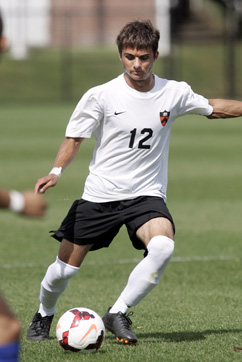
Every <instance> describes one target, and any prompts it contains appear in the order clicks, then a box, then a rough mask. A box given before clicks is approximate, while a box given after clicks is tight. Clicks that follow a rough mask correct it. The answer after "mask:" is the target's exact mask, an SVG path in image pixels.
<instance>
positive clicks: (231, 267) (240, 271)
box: [0, 104, 242, 362]
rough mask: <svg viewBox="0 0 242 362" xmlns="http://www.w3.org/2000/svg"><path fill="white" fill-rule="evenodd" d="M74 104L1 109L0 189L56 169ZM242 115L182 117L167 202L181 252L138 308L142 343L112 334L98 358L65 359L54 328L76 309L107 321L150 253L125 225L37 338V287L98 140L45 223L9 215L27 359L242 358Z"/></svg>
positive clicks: (60, 188)
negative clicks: (47, 332) (45, 336)
mask: <svg viewBox="0 0 242 362" xmlns="http://www.w3.org/2000/svg"><path fill="white" fill-rule="evenodd" d="M73 107H74V104H69V105H65V104H62V105H60V104H56V105H50V104H48V105H45V104H40V105H36V104H35V105H29V104H28V105H26V106H25V105H19V104H18V105H11V106H10V105H9V106H7V105H5V106H1V142H0V157H1V162H0V171H1V172H0V185H1V186H2V187H8V188H18V189H20V190H25V189H32V188H33V187H34V184H35V182H36V180H37V178H38V177H41V176H43V175H45V174H47V173H48V172H49V171H50V169H51V167H52V162H53V160H54V157H55V155H56V152H57V149H58V147H59V145H60V143H61V142H62V140H63V137H64V131H65V126H66V123H67V120H68V118H69V116H70V114H71V112H72V110H73ZM241 121H242V119H241V118H239V119H235V120H215V121H214V120H207V119H206V118H204V117H199V116H196V117H194V116H189V117H186V118H180V119H178V120H177V122H176V123H175V125H174V129H173V134H172V139H171V149H170V162H169V186H168V207H169V209H170V211H171V213H172V215H173V217H174V220H175V223H176V230H177V231H176V249H175V253H174V257H173V259H172V261H171V263H170V264H169V266H168V268H167V270H166V272H165V273H164V275H163V277H162V279H161V281H160V284H159V286H157V287H156V288H155V289H154V290H153V291H152V292H151V294H150V295H148V296H147V298H146V299H144V300H143V301H142V302H141V303H140V304H139V305H138V306H137V307H135V308H133V311H134V315H133V317H132V320H133V330H134V332H135V333H136V334H137V336H138V338H139V341H138V344H137V346H136V347H130V346H122V345H119V344H118V343H117V342H116V340H115V339H114V337H113V336H112V335H111V334H107V336H106V339H105V343H104V346H103V347H102V348H101V350H100V351H99V352H98V353H96V354H91V355H86V354H80V353H77V354H76V353H71V352H64V350H62V349H61V348H60V347H59V345H58V343H57V340H56V339H55V325H56V323H57V320H58V318H59V317H60V316H61V315H62V313H64V312H65V311H66V310H67V309H70V308H72V307H77V306H85V307H89V308H91V309H93V310H95V311H96V312H98V313H99V314H100V315H101V316H102V315H103V314H104V313H105V311H106V309H107V308H108V307H109V306H111V305H112V304H113V302H114V301H115V300H116V298H117V297H118V296H119V294H120V292H121V290H122V289H123V287H124V286H125V284H126V281H127V278H128V275H129V273H130V271H131V270H132V269H133V267H134V266H135V265H136V263H137V262H138V261H139V260H140V259H141V258H142V252H139V251H136V250H134V249H133V248H132V246H131V244H130V242H129V239H128V236H127V233H126V230H125V228H123V229H122V230H121V232H120V234H119V235H118V236H117V238H116V239H115V240H114V242H113V244H112V245H111V246H110V248H109V249H106V250H101V251H98V252H93V253H89V255H88V256H87V258H86V260H85V261H84V264H83V266H82V268H81V270H80V272H79V273H78V274H77V275H76V276H75V277H74V278H73V279H72V280H71V282H70V283H69V286H68V288H67V290H66V291H65V293H64V294H63V295H62V297H61V298H60V300H59V302H58V306H57V311H56V314H55V318H54V321H53V327H52V329H51V339H50V340H49V341H46V342H42V343H41V342H29V341H27V340H26V331H27V328H28V325H29V323H30V321H31V319H32V316H33V314H34V313H35V312H36V309H37V307H38V304H39V301H38V297H39V286H40V282H41V280H42V278H43V276H44V274H45V271H46V268H47V267H48V265H49V264H50V263H51V262H53V261H54V260H55V257H56V254H57V251H58V247H59V243H58V242H56V241H55V240H53V239H52V238H50V237H49V234H48V231H49V230H51V229H53V228H57V227H58V226H59V223H60V221H61V220H62V218H63V217H64V216H65V214H66V212H67V210H68V209H69V207H70V205H71V203H72V201H73V200H74V199H76V198H79V197H80V196H81V194H82V188H83V183H84V180H85V177H86V176H87V173H88V163H89V161H90V159H91V154H92V148H93V140H92V139H91V140H86V141H85V142H84V143H83V144H82V146H81V149H80V152H79V154H78V156H77V159H76V160H75V161H74V163H73V164H71V165H70V166H69V168H68V169H67V170H66V171H65V172H64V174H63V175H62V177H61V179H60V181H59V183H58V185H57V186H56V187H55V188H54V189H51V190H49V191H48V192H47V193H46V196H45V197H46V200H47V201H48V203H49V209H48V212H47V215H46V217H45V218H44V219H43V220H34V219H26V218H23V217H20V216H17V215H14V214H11V213H9V212H4V211H2V212H1V252H0V275H1V277H0V284H1V290H2V292H3V293H4V295H5V297H6V298H7V300H8V301H9V304H10V305H11V307H12V309H13V310H14V311H15V313H16V315H17V316H18V317H19V319H20V320H21V323H22V357H21V360H22V361H23V362H33V361H36V362H39V361H42V362H46V361H51V362H54V361H56V362H59V361H65V362H67V361H68V362H69V361H98V362H101V361H105V362H106V361H110V362H114V361H115V362H123V361H125V362H127V361H131V362H136V361H137V362H148V361H149V362H161V361H164V362H168V361H169V362H182V361H191V362H195V361H199V362H201V361H204V362H205V361H206V362H207V361H213V362H215V361H218V362H222V361H226V362H228V361H241V359H242V352H235V351H234V350H233V345H240V346H242V317H241V315H242V313H241V312H242V306H241V299H242V285H241V280H242V268H241V255H242V243H241V236H242V222H241V215H242V191H241V184H242V167H241V154H242V142H241V134H242V122H241Z"/></svg>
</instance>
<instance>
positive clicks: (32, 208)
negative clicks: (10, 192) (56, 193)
mask: <svg viewBox="0 0 242 362" xmlns="http://www.w3.org/2000/svg"><path fill="white" fill-rule="evenodd" d="M22 194H23V196H24V201H25V205H24V209H23V211H22V212H21V213H22V214H24V215H27V216H33V217H42V216H44V214H45V211H46V208H47V203H46V201H45V200H44V198H43V196H41V195H36V194H35V193H34V192H33V191H25V192H23V193H22Z"/></svg>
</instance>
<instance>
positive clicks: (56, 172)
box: [49, 167, 62, 179]
mask: <svg viewBox="0 0 242 362" xmlns="http://www.w3.org/2000/svg"><path fill="white" fill-rule="evenodd" d="M50 174H53V175H56V176H58V179H59V178H60V177H61V174H62V167H53V168H52V170H51V171H50V173H49V175H50Z"/></svg>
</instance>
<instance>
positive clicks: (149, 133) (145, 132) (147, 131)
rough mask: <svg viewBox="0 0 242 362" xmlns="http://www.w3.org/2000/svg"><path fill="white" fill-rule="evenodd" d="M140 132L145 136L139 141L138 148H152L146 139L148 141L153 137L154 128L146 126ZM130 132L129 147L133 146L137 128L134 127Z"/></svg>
mask: <svg viewBox="0 0 242 362" xmlns="http://www.w3.org/2000/svg"><path fill="white" fill-rule="evenodd" d="M140 133H141V134H143V135H145V136H144V137H143V138H142V139H141V140H140V141H139V143H138V148H142V149H146V150H148V149H150V145H149V144H147V143H146V141H148V139H149V138H151V137H152V135H153V130H152V129H151V128H144V129H142V131H141V132H140ZM130 134H131V136H130V141H129V148H133V147H134V141H135V138H136V134H137V128H134V129H133V130H132V131H130ZM145 143H146V144H145Z"/></svg>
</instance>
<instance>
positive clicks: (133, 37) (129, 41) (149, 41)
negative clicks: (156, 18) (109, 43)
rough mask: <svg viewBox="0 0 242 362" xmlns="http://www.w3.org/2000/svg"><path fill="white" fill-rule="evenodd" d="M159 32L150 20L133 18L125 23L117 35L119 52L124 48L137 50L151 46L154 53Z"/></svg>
mask: <svg viewBox="0 0 242 362" xmlns="http://www.w3.org/2000/svg"><path fill="white" fill-rule="evenodd" d="M159 39H160V32H159V30H157V29H156V28H154V27H153V25H152V23H151V21H150V20H135V21H132V22H130V23H128V24H126V25H125V26H124V27H123V29H122V30H121V31H120V33H119V35H118V36H117V39H116V43H117V46H118V50H119V52H120V54H122V51H123V49H124V48H131V49H135V48H137V49H138V50H140V49H149V48H151V49H152V51H153V53H154V56H155V55H156V52H157V49H158V44H159Z"/></svg>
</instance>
